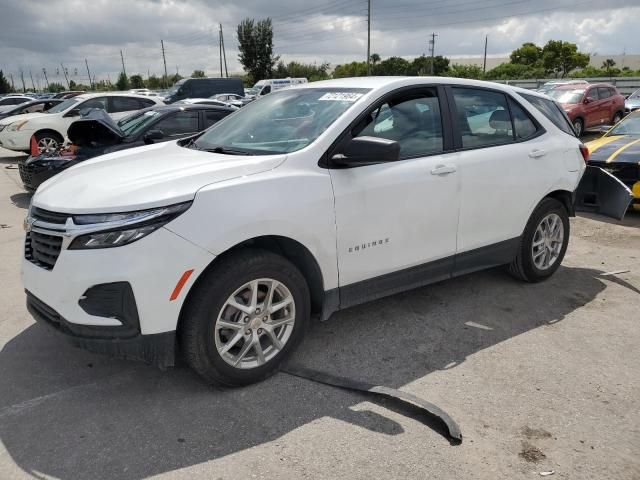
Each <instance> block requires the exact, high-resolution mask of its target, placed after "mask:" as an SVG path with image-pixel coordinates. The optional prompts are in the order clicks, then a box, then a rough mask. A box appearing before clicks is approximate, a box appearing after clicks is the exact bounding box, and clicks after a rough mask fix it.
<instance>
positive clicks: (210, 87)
mask: <svg viewBox="0 0 640 480" xmlns="http://www.w3.org/2000/svg"><path fill="white" fill-rule="evenodd" d="M219 93H226V94H229V93H233V94H236V95H239V96H241V97H244V87H243V86H242V79H241V78H183V79H182V80H179V81H178V82H176V83H175V85H174V86H173V87H171V90H169V92H168V93H167V95H166V96H165V97H164V102H165V103H167V104H169V103H174V102H177V101H178V100H185V99H187V98H209V97H212V96H213V95H217V94H219Z"/></svg>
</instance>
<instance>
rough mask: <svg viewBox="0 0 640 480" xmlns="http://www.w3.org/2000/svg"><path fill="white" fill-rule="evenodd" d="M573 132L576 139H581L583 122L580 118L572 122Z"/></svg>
mask: <svg viewBox="0 0 640 480" xmlns="http://www.w3.org/2000/svg"><path fill="white" fill-rule="evenodd" d="M573 130H574V131H575V132H576V137H581V136H582V134H583V133H584V122H583V121H582V119H581V118H576V119H575V120H574V121H573Z"/></svg>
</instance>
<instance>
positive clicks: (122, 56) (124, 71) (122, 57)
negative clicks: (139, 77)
mask: <svg viewBox="0 0 640 480" xmlns="http://www.w3.org/2000/svg"><path fill="white" fill-rule="evenodd" d="M120 60H122V73H124V76H125V77H126V76H127V70H126V69H125V68H124V55H122V50H120Z"/></svg>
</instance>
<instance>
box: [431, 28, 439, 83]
mask: <svg viewBox="0 0 640 480" xmlns="http://www.w3.org/2000/svg"><path fill="white" fill-rule="evenodd" d="M437 36H438V35H436V34H435V33H432V34H431V38H430V39H429V51H430V52H431V75H433V62H434V60H435V52H436V37H437Z"/></svg>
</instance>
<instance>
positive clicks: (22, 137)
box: [0, 93, 164, 153]
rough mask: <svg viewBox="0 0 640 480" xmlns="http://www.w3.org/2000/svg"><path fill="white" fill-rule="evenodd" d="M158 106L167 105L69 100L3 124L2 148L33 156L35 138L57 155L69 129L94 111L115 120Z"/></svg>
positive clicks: (134, 98)
mask: <svg viewBox="0 0 640 480" xmlns="http://www.w3.org/2000/svg"><path fill="white" fill-rule="evenodd" d="M154 105H164V103H163V102H162V101H161V100H160V99H159V98H154V97H145V96H142V95H134V94H122V93H89V94H84V95H78V96H76V97H72V98H69V99H67V100H65V101H64V102H62V103H61V104H59V105H56V106H55V107H53V108H51V109H50V110H48V111H47V112H39V113H26V114H23V115H15V116H13V117H9V118H6V119H3V120H0V146H1V147H4V148H7V149H9V150H15V151H23V152H29V151H30V148H31V138H32V137H34V138H35V140H36V142H37V146H38V150H39V151H40V152H41V153H42V152H52V151H55V150H56V149H57V148H58V146H60V145H61V144H63V143H64V142H65V141H67V140H68V138H67V129H68V128H69V125H71V123H73V122H74V121H75V120H77V118H78V117H79V116H80V112H81V111H83V110H86V109H90V108H99V109H101V110H106V111H107V113H109V115H110V116H111V117H112V118H113V119H114V120H117V119H120V118H122V117H125V116H126V115H129V114H130V113H132V112H134V111H136V110H141V109H143V108H147V107H152V106H154Z"/></svg>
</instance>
